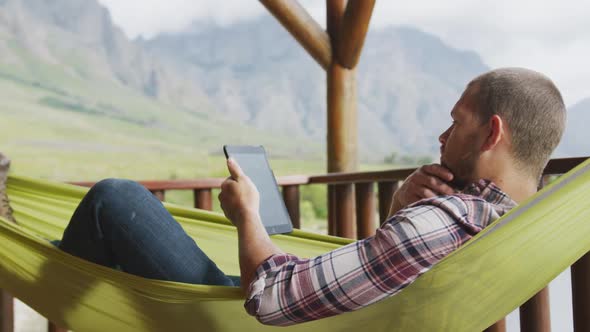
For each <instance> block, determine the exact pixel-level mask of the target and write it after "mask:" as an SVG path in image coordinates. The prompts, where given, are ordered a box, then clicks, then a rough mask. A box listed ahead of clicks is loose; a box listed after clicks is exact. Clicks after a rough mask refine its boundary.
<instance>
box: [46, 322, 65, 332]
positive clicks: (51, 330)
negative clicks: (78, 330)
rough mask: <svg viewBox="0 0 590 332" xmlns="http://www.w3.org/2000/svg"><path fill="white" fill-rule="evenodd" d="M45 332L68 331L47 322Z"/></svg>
mask: <svg viewBox="0 0 590 332" xmlns="http://www.w3.org/2000/svg"><path fill="white" fill-rule="evenodd" d="M47 332H68V329H64V328H63V327H58V326H57V325H55V323H52V322H47Z"/></svg>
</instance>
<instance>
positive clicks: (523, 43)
mask: <svg viewBox="0 0 590 332" xmlns="http://www.w3.org/2000/svg"><path fill="white" fill-rule="evenodd" d="M99 2H101V3H102V4H103V5H105V6H106V7H108V8H109V10H110V12H111V15H112V17H113V20H114V21H115V23H116V24H117V25H119V26H120V27H121V28H122V29H123V30H124V31H125V33H126V34H127V35H128V36H129V37H130V38H135V37H137V36H140V35H141V36H143V37H145V38H149V37H152V36H154V35H156V34H158V33H160V32H173V31H179V30H182V29H183V28H185V27H187V26H188V25H189V24H190V23H191V22H192V21H195V20H200V21H212V22H215V23H218V24H220V25H229V24H232V23H234V22H236V21H241V20H249V19H255V18H256V17H259V16H261V15H269V14H268V13H267V11H266V9H265V8H264V7H263V6H262V5H261V4H260V3H259V2H258V1H253V0H222V1H219V0H217V1H213V0H99ZM300 3H301V4H302V5H303V6H304V7H305V8H306V9H307V10H308V11H309V12H310V14H311V15H312V16H313V17H314V18H316V20H317V21H318V22H320V23H321V24H322V25H325V1H320V0H300ZM589 14H590V1H587V0H561V1H557V0H536V1H535V0H495V1H488V0H485V1H472V0H447V1H440V0H413V1H391V0H378V1H377V3H376V5H375V9H374V11H373V17H372V21H371V26H370V29H369V33H371V30H375V29H382V28H384V27H386V26H390V25H411V26H413V27H416V28H418V29H421V30H423V31H426V32H429V33H432V34H435V35H437V36H438V37H440V38H441V39H442V40H443V41H444V42H445V43H447V44H449V45H450V46H453V47H455V48H459V49H466V50H473V51H476V52H477V53H478V54H479V55H480V56H481V57H482V59H483V61H484V62H485V63H486V64H487V65H488V66H490V67H492V68H496V67H506V66H511V67H512V66H519V67H527V68H530V69H534V70H537V71H540V72H542V73H544V74H546V75H547V76H549V77H550V78H552V79H553V80H554V82H555V83H556V84H557V86H558V87H559V88H560V90H561V92H562V94H563V97H564V99H565V101H566V104H567V105H572V104H574V103H576V102H578V101H580V100H581V99H584V98H590V65H589V64H588V60H587V59H590V42H588V41H590V19H588V16H589Z"/></svg>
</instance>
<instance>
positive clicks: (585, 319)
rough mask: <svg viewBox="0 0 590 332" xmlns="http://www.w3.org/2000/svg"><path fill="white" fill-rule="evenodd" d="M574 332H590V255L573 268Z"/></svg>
mask: <svg viewBox="0 0 590 332" xmlns="http://www.w3.org/2000/svg"><path fill="white" fill-rule="evenodd" d="M571 274H572V302H573V311H574V331H576V332H590V318H589V317H590V253H587V254H585V255H584V256H582V258H580V259H578V261H577V262H576V263H574V265H572V267H571Z"/></svg>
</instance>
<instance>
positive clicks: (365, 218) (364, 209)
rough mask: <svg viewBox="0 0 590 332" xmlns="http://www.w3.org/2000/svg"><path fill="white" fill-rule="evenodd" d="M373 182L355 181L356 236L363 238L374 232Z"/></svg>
mask: <svg viewBox="0 0 590 332" xmlns="http://www.w3.org/2000/svg"><path fill="white" fill-rule="evenodd" d="M374 185H375V184H374V183H373V182H367V183H357V184H356V185H355V188H354V191H355V194H356V230H357V231H356V234H357V235H356V236H357V238H358V239H364V238H367V237H369V236H372V235H374V234H375V228H376V226H377V225H375V191H374V190H373V187H374Z"/></svg>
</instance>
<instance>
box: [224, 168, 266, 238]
mask: <svg viewBox="0 0 590 332" xmlns="http://www.w3.org/2000/svg"><path fill="white" fill-rule="evenodd" d="M227 168H228V170H229V173H230V174H231V176H230V177H229V178H227V179H226V180H225V181H224V182H223V183H222V184H221V193H219V202H220V203H221V209H222V210H223V212H224V213H225V216H226V217H227V218H228V219H229V220H231V222H232V223H233V224H234V225H236V227H238V228H239V227H240V226H241V224H242V223H243V222H244V221H246V220H250V219H258V220H259V219H260V218H259V217H258V208H259V206H260V196H259V194H258V190H257V189H256V186H255V185H254V183H253V182H252V180H250V178H249V177H248V176H246V174H244V172H243V171H242V168H240V165H238V163H237V162H236V161H235V160H233V159H231V158H230V159H228V160H227Z"/></svg>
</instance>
